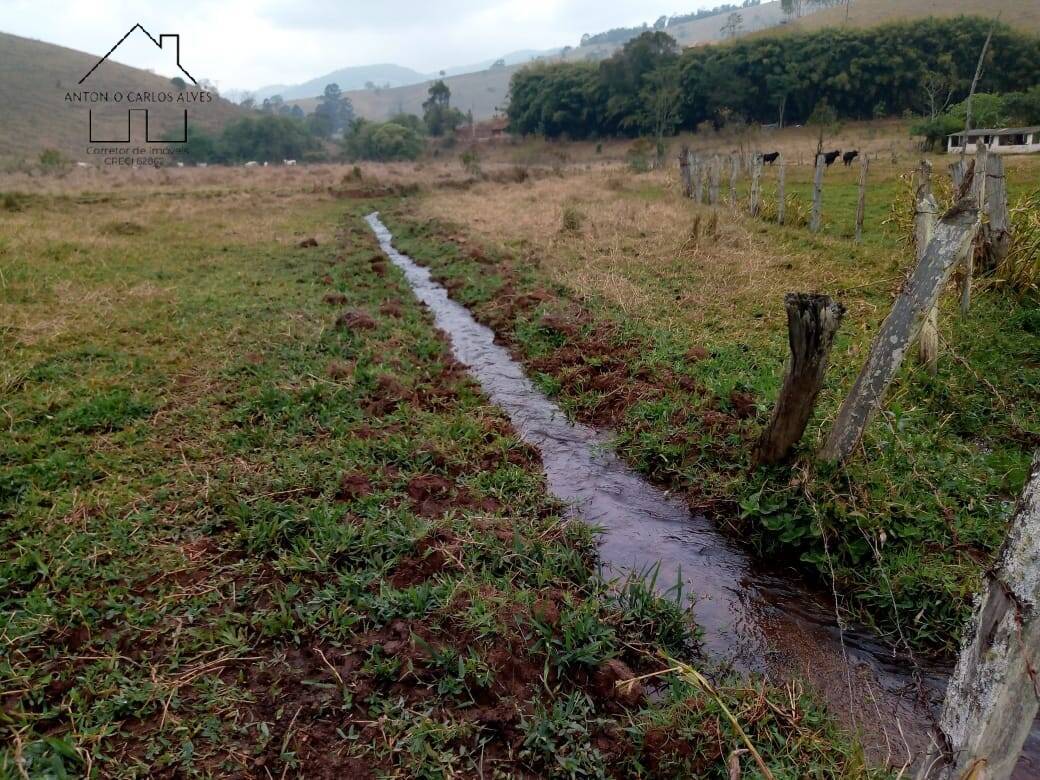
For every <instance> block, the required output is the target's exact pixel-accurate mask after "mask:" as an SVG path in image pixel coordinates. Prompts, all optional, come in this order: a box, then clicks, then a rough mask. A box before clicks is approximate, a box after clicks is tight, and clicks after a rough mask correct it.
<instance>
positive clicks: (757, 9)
mask: <svg viewBox="0 0 1040 780" xmlns="http://www.w3.org/2000/svg"><path fill="white" fill-rule="evenodd" d="M813 10H815V6H809V8H808V9H807V13H811V12H812V11H813ZM739 13H740V16H741V25H740V27H739V28H738V34H739V35H746V34H748V33H751V32H754V31H756V30H764V29H768V28H771V27H774V26H776V25H778V24H780V23H781V22H782V21H783V20H784V19H785V15H784V13H783V11H782V10H781V8H780V3H779V2H776V1H775V2H770V3H762V4H761V5H757V6H751V7H749V8H742V9H740V11H739ZM728 20H729V14H725V13H723V14H719V15H717V16H709V17H707V18H704V19H695V20H693V21H690V22H683V23H682V24H676V25H673V26H671V27H669V28H667V29H666V30H665V32H667V33H668V34H669V35H671V36H672V37H673V38H675V39H676V40H677V41H678V42H679V44H680V45H681V46H696V45H701V44H705V43H713V42H718V41H721V40H723V37H724V33H723V30H722V28H723V27H724V26H725V25H726V23H727V21H728ZM619 48H621V44H616V43H603V44H593V45H590V46H573V47H567V48H564V49H549V50H546V51H543V52H537V51H533V52H531V51H528V52H515V53H514V55H511V56H515V57H516V59H517V60H518V62H519V64H516V65H513V64H512V62H511V59H510V58H504V59H506V65H507V66H506V67H505V68H497V69H488V70H481V71H477V72H473V73H463V74H461V75H457V76H452V75H451V73H452V72H453V71H446V73H447V74H448V76H449V77H448V78H445V83H447V85H448V87H449V88H450V89H451V104H452V105H453V106H455V107H456V108H458V109H459V110H460V111H473V116H474V117H475V118H476V119H477V120H481V119H488V118H489V117H491V116H493V115H494V114H495V113H496V111H504V110H505V107H506V105H507V103H508V94H509V80H510V78H511V77H512V75H513V73H515V72H516V71H517V70H518V69H519V68H520V67H523V65H524V64H526V63H527V62H530V61H531V60H532V59H539V58H541V59H547V60H566V61H569V62H579V61H583V60H588V61H598V60H602V59H605V58H607V57H609V56H610V55H611V54H613V53H614V52H615V51H617V50H618V49H619ZM434 78H437V77H436V76H426V77H425V78H424V80H423V81H421V82H417V83H415V84H409V85H406V86H401V87H397V88H392V89H378V90H356V91H347V90H344V91H345V92H346V94H347V96H348V97H349V98H350V99H351V101H352V102H353V104H354V109H355V111H357V113H358V114H359V115H360V116H363V117H365V118H366V119H374V120H383V119H387V118H388V117H390V116H393V115H394V114H397V113H400V112H402V111H404V112H405V113H410V114H421V113H422V103H423V101H424V100H426V97H427V96H426V91H427V90H428V89H429V85H430V82H431V81H432V80H433V79H434ZM319 81H320V79H319ZM325 83H328V82H325ZM340 88H341V89H342V88H343V85H342V84H340ZM322 89H324V84H323V85H322ZM283 96H284V95H283ZM293 102H294V103H296V104H298V105H299V106H300V107H301V108H302V109H303V110H304V111H306V112H307V113H310V112H311V111H313V110H314V108H315V107H316V106H317V104H318V101H317V100H316V99H313V98H312V99H307V100H295V101H293Z"/></svg>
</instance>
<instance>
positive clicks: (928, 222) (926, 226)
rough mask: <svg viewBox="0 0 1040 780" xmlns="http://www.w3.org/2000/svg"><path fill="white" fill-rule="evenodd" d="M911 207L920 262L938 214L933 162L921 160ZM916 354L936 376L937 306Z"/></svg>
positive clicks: (927, 318) (922, 331)
mask: <svg viewBox="0 0 1040 780" xmlns="http://www.w3.org/2000/svg"><path fill="white" fill-rule="evenodd" d="M914 202H915V204H916V205H915V207H914V208H915V210H914V247H915V256H916V258H917V262H919V263H920V262H921V259H922V258H923V257H924V253H925V250H927V249H928V242H930V241H931V240H932V234H933V233H934V232H935V221H936V220H937V219H938V215H939V204H938V203H937V202H936V200H935V196H934V195H932V164H931V163H930V162H928V161H927V160H921V166H920V167H919V168H918V174H917V197H916V198H915V201H914ZM917 356H918V358H919V359H920V361H921V363H922V364H923V365H924V366H925V367H927V369H928V373H930V374H931V375H932V376H935V372H936V371H937V370H938V367H939V307H938V305H936V306H933V307H932V310H931V311H930V312H928V316H927V317H925V320H924V324H923V325H922V326H921V337H920V339H919V340H918V343H917Z"/></svg>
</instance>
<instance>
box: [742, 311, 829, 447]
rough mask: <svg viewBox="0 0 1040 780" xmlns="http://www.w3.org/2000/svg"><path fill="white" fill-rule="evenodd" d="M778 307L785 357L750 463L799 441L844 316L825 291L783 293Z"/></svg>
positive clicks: (811, 410) (813, 404)
mask: <svg viewBox="0 0 1040 780" xmlns="http://www.w3.org/2000/svg"><path fill="white" fill-rule="evenodd" d="M784 308H785V309H787V341H788V344H789V345H790V347H791V360H790V362H789V363H788V365H787V372H786V373H785V375H784V384H783V387H782V388H781V389H780V396H779V397H778V398H777V400H776V406H774V407H773V414H772V416H771V417H770V418H769V424H768V425H767V426H766V428H765V430H764V431H762V436H761V437H760V438H759V440H758V444H757V446H756V447H755V451H754V454H753V455H752V462H753V463H754V464H755V465H756V466H758V465H764V464H772V463H779V462H781V461H783V460H785V459H786V458H787V456H788V455H790V454H791V450H792V449H794V447H795V445H796V444H798V442H799V441H801V438H802V434H804V433H805V426H806V425H808V424H809V418H810V417H812V412H813V407H814V406H815V405H816V398H817V396H818V395H819V394H820V389H821V388H822V387H823V378H824V376H825V375H826V373H827V359H828V357H829V356H830V352H831V346H833V344H834V336H835V334H836V333H837V332H838V327H839V326H840V325H841V319H842V317H844V316H845V307H844V306H842V305H841V304H840V303H836V302H835V301H832V300H831V299H830V297H828V296H826V295H809V294H806V293H788V294H787V295H786V296H784Z"/></svg>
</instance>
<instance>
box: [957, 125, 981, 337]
mask: <svg viewBox="0 0 1040 780" xmlns="http://www.w3.org/2000/svg"><path fill="white" fill-rule="evenodd" d="M975 150H976V151H975V179H974V180H973V181H972V188H973V189H974V192H975V202H976V203H978V204H979V206H980V207H981V206H982V204H984V203H985V202H986V156H987V154H988V150H987V149H986V144H984V143H982V139H981V138H980V139H978V140H977V141H976V142H975ZM974 275H975V252H974V251H971V252H968V254H967V255H965V256H964V278H963V279H962V280H961V316H965V315H967V313H968V311H969V310H970V309H971V283H972V277H973V276H974Z"/></svg>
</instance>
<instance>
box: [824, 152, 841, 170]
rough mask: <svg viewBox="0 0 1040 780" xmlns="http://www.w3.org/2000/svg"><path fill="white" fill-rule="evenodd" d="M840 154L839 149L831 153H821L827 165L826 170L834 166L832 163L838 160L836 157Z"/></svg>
mask: <svg viewBox="0 0 1040 780" xmlns="http://www.w3.org/2000/svg"><path fill="white" fill-rule="evenodd" d="M840 154H841V149H835V150H834V151H833V152H824V153H823V161H824V162H825V163H826V164H827V167H828V168H830V167H831V166H832V165H834V161H835V160H837V159H838V156H839V155H840Z"/></svg>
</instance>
